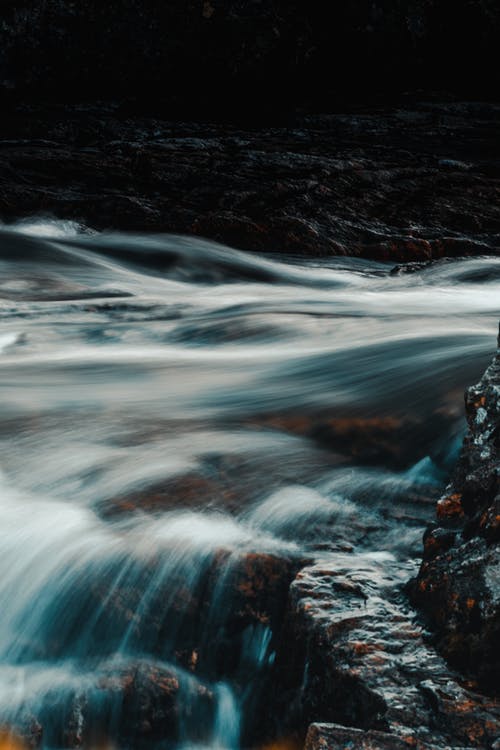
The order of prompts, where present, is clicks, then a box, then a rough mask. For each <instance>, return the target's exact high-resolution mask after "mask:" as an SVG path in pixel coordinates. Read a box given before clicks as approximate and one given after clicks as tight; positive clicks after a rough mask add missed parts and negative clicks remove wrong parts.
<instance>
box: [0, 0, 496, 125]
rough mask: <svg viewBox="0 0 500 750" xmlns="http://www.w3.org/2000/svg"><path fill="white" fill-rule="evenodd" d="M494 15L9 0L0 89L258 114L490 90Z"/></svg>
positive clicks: (472, 8)
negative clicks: (403, 95)
mask: <svg viewBox="0 0 500 750" xmlns="http://www.w3.org/2000/svg"><path fill="white" fill-rule="evenodd" d="M499 24H500V11H499V9H498V5H497V3H495V2H493V0H455V2H452V0H439V1H438V0H403V1H402V2H398V3H394V2H392V0H375V1H374V2H372V1H371V0H370V2H369V1H368V0H355V1H353V0H349V1H348V0H344V1H343V2H339V3H335V5H334V6H332V4H328V3H327V4H321V3H303V2H298V0H254V1H253V2H241V0H173V1H171V2H168V3H164V2H160V1H159V0H112V1H110V2H106V3H102V2H99V0H89V1H88V2H85V3H75V2H72V1H71V0H44V2H39V1H38V0H22V1H21V2H18V1H17V0H4V2H3V3H2V22H1V25H0V70H1V71H2V73H1V78H0V94H1V93H2V92H3V93H4V95H5V93H7V94H9V93H10V94H11V95H13V96H18V97H19V96H20V97H23V96H31V97H33V96H35V97H38V96H40V97H42V99H47V97H49V98H52V99H54V98H55V99H56V100H57V99H58V100H63V101H67V100H68V98H70V99H74V100H80V101H81V100H85V99H87V100H88V99H94V100H95V99H96V98H107V97H109V96H110V95H111V96H113V97H132V98H143V97H144V96H146V98H147V99H148V100H149V101H150V103H151V104H152V106H154V107H156V108H157V107H158V106H162V105H163V106H165V107H167V108H168V109H170V110H171V109H175V110H176V111H178V110H179V108H180V109H185V110H186V109H187V110H191V111H193V110H194V111H200V110H201V111H205V112H206V111H210V110H211V111H217V112H220V111H221V110H225V111H230V110H233V111H234V108H235V106H236V107H238V106H239V107H244V108H245V110H246V111H247V112H249V113H250V112H251V111H252V110H254V109H255V108H256V107H257V108H258V109H259V110H261V111H262V110H266V109H268V110H271V111H276V110H282V109H283V108H286V107H287V106H289V105H290V104H291V103H292V102H293V104H295V105H299V106H301V105H302V106H303V105H306V106H307V105H308V104H312V106H313V107H315V108H316V110H318V109H321V110H322V111H324V110H325V109H328V108H329V107H331V106H332V97H335V96H337V97H338V96H339V95H343V96H349V97H351V98H354V99H356V97H359V96H360V95H361V94H364V95H365V96H366V95H367V94H368V95H372V94H373V92H374V91H375V92H376V93H382V94H387V93H389V94H390V93H394V92H397V91H406V90H408V89H409V88H410V89H411V88H427V89H428V88H429V87H431V88H433V89H434V90H443V89H451V90H453V89H455V90H459V91H460V92H462V93H464V94H465V95H470V92H471V91H472V92H473V94H474V95H475V96H478V95H483V96H484V95H486V96H487V95H491V91H493V90H495V89H496V88H497V87H498V86H497V84H498V75H499V74H498V64H497V62H498V46H497V38H498V33H499ZM494 79H496V84H495V80H494Z"/></svg>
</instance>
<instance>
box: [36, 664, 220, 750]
mask: <svg viewBox="0 0 500 750" xmlns="http://www.w3.org/2000/svg"><path fill="white" fill-rule="evenodd" d="M82 682H83V679H82ZM63 703H64V704H63ZM193 712H195V714H196V715H195V716H193V715H192V714H193ZM213 716H214V696H213V694H212V692H211V691H210V690H209V689H208V688H207V687H205V686H204V685H203V684H202V683H200V682H197V681H195V680H194V679H193V678H191V677H189V676H186V675H184V674H182V673H181V672H179V671H177V670H175V669H174V668H169V667H167V666H165V665H158V664H153V663H150V662H146V661H139V662H135V663H131V664H126V665H124V666H122V667H120V666H115V667H109V668H104V669H102V670H99V671H97V673H96V679H95V682H94V683H93V684H92V685H88V686H82V689H81V690H80V691H78V692H73V693H72V694H66V696H65V697H63V698H61V696H56V695H55V694H54V696H53V703H52V702H51V697H50V695H49V696H48V697H47V701H46V705H45V706H44V708H43V711H42V713H41V715H40V716H39V722H40V726H41V727H42V732H43V742H44V743H46V744H50V745H51V746H56V747H67V748H77V747H93V746H96V745H97V746H101V745H105V746H106V745H108V744H109V743H110V742H111V743H115V742H117V741H118V742H120V743H122V744H123V745H124V746H131V745H138V746H143V745H145V744H146V743H149V742H151V741H166V742H169V743H172V742H176V741H178V739H179V737H180V734H181V731H182V726H183V724H184V723H185V722H186V721H188V722H190V723H191V727H192V735H193V736H195V735H196V731H195V727H196V726H199V727H200V734H201V735H203V728H205V730H206V728H207V727H210V726H211V724H212V721H213Z"/></svg>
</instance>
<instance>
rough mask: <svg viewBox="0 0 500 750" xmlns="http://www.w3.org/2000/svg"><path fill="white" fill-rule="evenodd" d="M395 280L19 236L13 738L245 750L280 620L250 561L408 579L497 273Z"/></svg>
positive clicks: (154, 240) (9, 341)
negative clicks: (341, 563)
mask: <svg viewBox="0 0 500 750" xmlns="http://www.w3.org/2000/svg"><path fill="white" fill-rule="evenodd" d="M392 269H393V264H389V263H380V262H372V261H366V260H361V259H354V258H328V259H316V260H304V259H297V258H284V257H281V256H280V257H279V260H277V259H276V258H270V257H260V256H257V255H249V254H244V253H240V252H238V251H236V250H232V249H229V248H226V247H223V246H220V245H217V244H214V243H211V242H206V241H202V240H198V239H191V238H185V237H175V236H154V235H148V236H133V235H119V234H92V233H90V232H87V231H85V230H82V229H81V228H79V227H77V226H76V225H73V224H71V223H68V222H56V221H45V222H42V221H32V222H24V223H22V224H20V225H17V226H14V227H12V226H11V227H3V228H1V229H0V317H1V327H0V389H1V396H2V397H1V406H0V408H1V416H2V419H1V424H0V612H1V613H2V614H1V618H0V726H4V727H6V728H9V730H10V729H12V728H14V730H15V732H16V734H17V735H19V736H20V737H24V738H28V739H27V740H26V739H25V741H30V742H34V741H35V740H34V739H33V738H35V739H36V742H38V744H41V745H42V746H43V747H44V748H56V747H76V746H82V745H83V746H89V747H90V746H92V747H116V748H120V747H142V746H145V747H151V748H160V747H162V748H163V747H176V748H188V747H189V748H191V747H210V748H221V749H227V750H236V748H239V747H241V746H248V745H251V744H252V743H253V742H254V740H252V739H249V738H251V737H254V736H256V734H258V732H257V733H256V732H255V723H256V722H258V718H257V717H258V715H259V711H262V707H261V708H260V709H259V707H258V700H257V698H256V696H258V694H259V685H260V683H261V681H262V680H263V679H264V678H265V675H266V674H268V673H269V669H270V668H271V667H272V664H273V660H274V658H275V651H276V647H277V644H276V638H277V633H276V632H275V625H274V624H275V623H277V622H279V621H280V617H282V611H281V610H283V609H284V608H285V606H286V600H285V601H281V600H280V599H279V597H278V598H276V597H275V593H273V592H271V594H270V596H271V599H273V601H270V600H269V601H267V603H266V607H267V609H271V610H272V609H273V607H275V610H276V611H274V610H273V612H272V614H271V615H270V616H269V617H267V616H266V617H263V616H254V611H253V609H251V608H249V607H248V606H247V605H248V597H247V594H248V589H249V587H250V588H252V586H253V583H252V581H250V582H249V581H248V580H247V579H245V581H244V584H245V585H243V583H242V580H243V579H242V578H241V570H242V566H243V567H244V566H245V565H247V563H248V561H249V560H251V561H252V564H253V563H254V562H255V561H259V560H265V561H269V560H274V561H276V560H278V561H279V560H281V559H286V560H287V561H289V564H290V565H291V569H293V570H298V569H299V568H300V566H301V565H302V564H303V561H304V560H306V559H307V560H309V561H317V560H321V559H322V558H327V557H328V556H329V555H333V554H341V555H342V556H343V559H344V560H347V561H348V560H349V559H352V560H353V565H355V566H360V561H364V560H366V561H368V562H367V564H376V565H378V566H379V567H380V571H381V575H383V576H385V577H387V576H388V575H390V576H392V578H393V579H394V585H395V586H403V585H404V583H405V581H406V580H408V579H409V578H410V577H411V576H412V575H413V574H414V572H415V570H416V566H417V565H418V558H419V555H420V553H421V538H422V532H423V528H424V527H425V525H426V523H428V522H429V521H430V520H431V519H432V517H433V513H434V503H435V499H436V498H437V497H438V496H439V494H440V492H441V490H442V488H443V486H444V484H445V483H446V480H447V477H448V476H449V472H450V470H451V468H452V466H453V463H454V461H455V459H456V457H457V454H458V451H459V448H460V442H461V439H462V436H463V432H464V429H465V424H464V417H463V390H464V388H465V386H466V385H468V384H471V383H473V382H474V381H476V380H477V379H478V378H479V377H480V375H481V373H482V371H483V370H484V368H485V366H486V365H487V363H488V361H489V360H490V358H491V355H492V352H493V351H494V347H495V338H496V333H497V326H498V314H499V307H500V259H496V258H491V257H490V258H487V257H485V258H474V259H465V260H454V261H448V262H445V261H443V262H440V263H436V264H434V265H432V266H429V267H426V268H422V269H419V270H417V271H416V272H413V273H406V272H400V273H394V272H391V271H392ZM349 556H350V557H349ZM245 570H246V568H245ZM245 575H246V574H245ZM291 575H293V573H292V574H291ZM250 578H251V576H250ZM247 584H248V585H247ZM259 586H260V584H259ZM259 586H256V587H254V588H253V589H252V596H254V593H255V592H254V589H255V588H259ZM258 596H261V594H259V595H258ZM273 597H274V598H273ZM252 601H253V600H252ZM273 602H274V603H273ZM255 606H256V605H255ZM278 610H280V611H278ZM266 611H267V610H266ZM242 612H243V614H242ZM158 686H159V687H158ZM158 690H159V691H160V698H158ZM155 691H156V692H155ZM161 696H163V697H161ZM256 706H257V708H256ZM263 739H265V738H263Z"/></svg>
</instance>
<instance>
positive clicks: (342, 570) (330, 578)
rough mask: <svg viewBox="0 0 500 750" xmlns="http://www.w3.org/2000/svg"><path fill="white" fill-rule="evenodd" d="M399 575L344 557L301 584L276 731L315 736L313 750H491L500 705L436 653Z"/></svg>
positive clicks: (370, 557)
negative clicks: (467, 682) (463, 679)
mask: <svg viewBox="0 0 500 750" xmlns="http://www.w3.org/2000/svg"><path fill="white" fill-rule="evenodd" d="M389 557H390V556H389ZM400 565H401V564H400V563H398V562H396V561H394V560H392V561H391V560H389V559H388V558H386V559H384V556H383V555H376V554H367V555H348V554H347V555H346V554H338V555H333V556H329V557H328V559H326V558H325V561H324V562H323V563H318V564H316V565H314V566H311V567H308V568H305V569H303V570H302V571H301V572H300V573H299V575H298V576H297V578H296V580H295V581H294V583H293V584H292V587H291V594H290V602H289V611H288V626H287V629H285V635H284V636H283V644H284V645H283V647H282V650H281V651H278V654H277V660H276V670H277V677H275V679H276V680H277V682H278V684H280V687H281V690H280V693H279V696H278V705H277V706H276V713H277V714H278V715H281V716H282V724H281V726H280V727H279V728H277V729H278V730H279V731H280V732H284V733H285V736H286V733H287V732H289V733H293V732H298V733H299V735H300V734H301V732H302V731H303V729H304V727H308V726H309V730H308V735H307V740H306V748H307V749H308V750H326V749H328V750H335V749H336V748H366V749H367V750H368V748H378V749H379V750H380V749H384V748H387V750H392V749H394V750H399V749H400V748H404V747H411V748H417V749H420V750H426V749H429V750H431V748H432V750H438V749H440V748H442V749H443V750H445V748H473V747H477V748H491V747H493V745H494V743H495V741H496V740H497V739H498V737H499V732H500V705H499V704H498V702H497V701H495V699H489V698H486V697H484V696H482V695H480V694H479V693H477V692H475V691H474V690H473V689H471V687H470V686H469V687H465V686H464V685H463V684H462V683H461V679H460V678H459V676H458V675H457V674H456V673H454V672H453V671H452V670H450V668H449V666H448V665H447V664H446V662H445V661H444V659H442V658H441V657H440V656H439V655H438V654H437V653H436V651H435V649H434V648H433V647H432V645H430V644H428V643H427V639H426V634H425V631H424V630H423V629H422V627H421V625H419V622H418V618H417V616H416V614H415V612H412V610H411V608H409V607H408V605H407V602H406V600H405V596H404V594H403V591H402V586H401V585H398V584H397V581H398V578H399V580H400V581H402V580H404V576H405V570H404V566H403V567H399V566H400ZM398 568H399V569H398ZM275 700H276V698H275ZM318 722H319V723H318Z"/></svg>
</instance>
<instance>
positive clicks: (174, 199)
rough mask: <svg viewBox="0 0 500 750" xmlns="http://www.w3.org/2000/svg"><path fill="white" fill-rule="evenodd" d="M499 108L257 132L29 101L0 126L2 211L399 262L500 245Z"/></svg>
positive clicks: (358, 115)
mask: <svg viewBox="0 0 500 750" xmlns="http://www.w3.org/2000/svg"><path fill="white" fill-rule="evenodd" d="M499 122H500V107H499V106H497V105H479V104H451V103H448V104H446V103H445V104H435V103H432V102H427V103H423V104H411V103H408V102H407V103H406V104H404V103H402V104H401V106H399V107H394V108H388V109H382V108H376V109H372V110H365V111H358V112H355V113H351V114H345V115H329V116H315V117H300V118H297V119H296V120H294V121H293V122H292V121H291V122H290V126H288V127H284V126H281V127H273V128H270V127H266V128H261V129H258V130H250V129H248V127H247V129H241V128H238V127H234V126H233V127H229V126H223V125H206V124H205V125H200V124H196V123H194V124H193V123H191V124H189V123H188V124H182V123H179V122H177V123H173V122H169V121H168V120H162V119H159V118H151V117H150V118H146V117H131V116H128V115H127V114H126V113H124V112H123V111H120V110H119V109H118V108H117V107H111V106H107V107H105V106H100V107H93V108H92V107H77V106H75V107H62V108H54V109H52V110H47V109H45V110H42V109H37V108H31V109H30V108H28V109H24V110H18V111H17V113H16V114H13V115H11V116H7V115H5V116H4V117H3V118H2V122H1V123H0V219H3V220H4V221H5V220H12V219H15V218H20V217H25V216H27V215H30V214H42V215H43V214H45V215H47V214H52V215H54V216H56V217H57V218H61V219H73V220H76V221H80V222H83V223H87V224H89V225H90V226H91V227H94V228H96V229H124V230H134V231H142V230H148V231H165V232H176V233H184V234H190V235H198V236H204V237H207V238H209V239H213V240H217V241H220V242H223V243H225V244H228V245H233V246H235V247H237V248H239V249H243V250H251V251H260V252H271V253H292V254H297V255H310V256H317V255H359V256H363V257H367V258H377V259H386V260H392V261H394V262H408V261H429V260H432V259H434V258H440V257H443V256H451V257H456V256H463V255H478V254H485V253H496V252H498V250H499V248H500V207H499V203H498V191H499V189H500V147H499V144H500V141H499V139H498V128H499Z"/></svg>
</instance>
